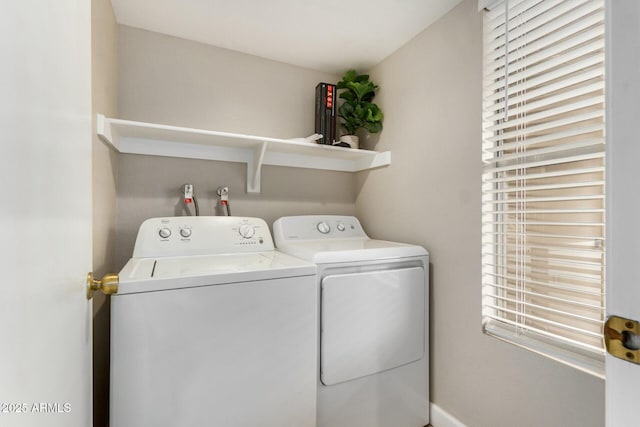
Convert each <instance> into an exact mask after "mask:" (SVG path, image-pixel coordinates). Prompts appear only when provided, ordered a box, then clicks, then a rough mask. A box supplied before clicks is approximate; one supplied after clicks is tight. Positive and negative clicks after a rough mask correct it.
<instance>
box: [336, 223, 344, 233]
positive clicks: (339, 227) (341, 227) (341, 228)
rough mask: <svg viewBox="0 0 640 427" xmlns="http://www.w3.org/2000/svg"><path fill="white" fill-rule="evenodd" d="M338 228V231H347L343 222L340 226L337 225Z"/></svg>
mask: <svg viewBox="0 0 640 427" xmlns="http://www.w3.org/2000/svg"><path fill="white" fill-rule="evenodd" d="M336 228H337V229H338V231H344V230H345V226H344V224H343V223H341V222H339V223H338V225H336Z"/></svg>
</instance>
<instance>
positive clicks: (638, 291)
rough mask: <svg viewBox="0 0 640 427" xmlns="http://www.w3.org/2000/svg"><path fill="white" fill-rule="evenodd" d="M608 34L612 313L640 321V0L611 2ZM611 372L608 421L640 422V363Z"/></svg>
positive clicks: (621, 364)
mask: <svg viewBox="0 0 640 427" xmlns="http://www.w3.org/2000/svg"><path fill="white" fill-rule="evenodd" d="M607 37H608V38H607V43H608V44H607V260H606V261H607V315H608V316H612V315H616V316H621V317H624V318H627V319H633V320H637V321H640V2H638V1H637V0H609V1H608V2H607ZM632 347H633V346H632ZM606 375H607V380H606V400H607V402H606V421H607V424H606V425H607V427H628V426H637V425H640V415H639V414H638V410H637V407H638V406H637V405H638V401H639V398H640V392H639V391H638V390H639V388H638V384H640V365H636V364H633V363H630V362H627V361H623V360H621V359H617V358H615V357H613V356H611V355H609V354H607V358H606Z"/></svg>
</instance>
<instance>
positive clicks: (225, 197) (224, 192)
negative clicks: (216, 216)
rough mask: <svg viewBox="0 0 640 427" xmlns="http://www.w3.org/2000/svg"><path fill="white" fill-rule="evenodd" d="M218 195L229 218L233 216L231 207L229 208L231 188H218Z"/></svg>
mask: <svg viewBox="0 0 640 427" xmlns="http://www.w3.org/2000/svg"><path fill="white" fill-rule="evenodd" d="M217 193H218V199H219V200H220V205H221V206H222V207H224V208H225V210H226V213H227V216H231V207H230V206H229V187H218V191H217Z"/></svg>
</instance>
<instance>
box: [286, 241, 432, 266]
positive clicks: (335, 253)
mask: <svg viewBox="0 0 640 427" xmlns="http://www.w3.org/2000/svg"><path fill="white" fill-rule="evenodd" d="M278 250H280V251H282V252H284V253H287V254H289V255H293V256H295V257H298V258H302V259H305V260H307V261H311V262H314V263H316V264H328V263H339V262H357V261H370V260H377V259H391V258H406V257H414V256H425V255H428V253H427V251H426V250H425V249H424V248H423V247H421V246H417V245H407V244H404V243H396V242H388V241H386V240H373V239H369V238H367V237H365V238H350V239H327V240H297V241H293V242H292V241H286V242H281V243H280V245H279V246H278Z"/></svg>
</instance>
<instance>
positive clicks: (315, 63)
mask: <svg viewBox="0 0 640 427" xmlns="http://www.w3.org/2000/svg"><path fill="white" fill-rule="evenodd" d="M460 1H461V0H153V1H150V0H111V3H112V5H113V9H114V12H115V15H116V20H117V21H118V23H120V24H124V25H129V26H132V27H137V28H143V29H145V30H150V31H155V32H159V33H163V34H169V35H172V36H176V37H181V38H185V39H189V40H194V41H198V42H202V43H207V44H210V45H213V46H219V47H223V48H226V49H231V50H235V51H238V52H244V53H248V54H251V55H256V56H260V57H263V58H268V59H273V60H276V61H282V62H286V63H289V64H294V65H298V66H302V67H306V68H312V69H316V70H322V71H327V72H331V73H334V74H342V73H343V72H344V71H345V70H346V69H348V68H356V69H358V70H359V71H365V70H368V69H369V68H370V67H371V66H373V65H375V64H377V63H379V62H380V61H382V60H383V59H384V58H386V57H387V56H388V55H390V54H391V53H393V52H394V51H395V50H397V49H398V48H399V47H400V46H402V45H403V44H405V43H406V42H407V41H409V40H411V39H412V38H413V37H414V36H416V35H417V34H418V33H420V32H421V31H422V30H424V29H425V28H426V27H428V26H429V25H430V24H432V23H433V22H434V21H436V20H437V19H438V18H440V17H441V16H442V15H444V14H445V13H446V12H448V11H449V10H450V9H452V8H453V7H454V6H455V5H457V4H458V3H460Z"/></svg>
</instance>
